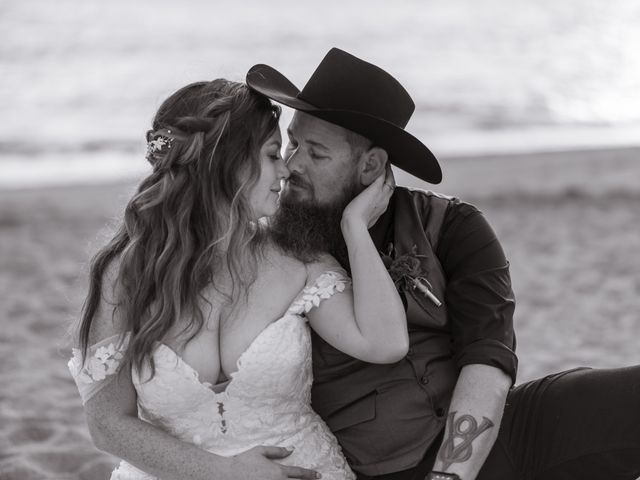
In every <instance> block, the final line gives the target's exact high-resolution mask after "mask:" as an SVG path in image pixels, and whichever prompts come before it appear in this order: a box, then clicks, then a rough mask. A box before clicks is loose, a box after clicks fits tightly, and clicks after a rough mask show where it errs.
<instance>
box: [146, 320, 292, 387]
mask: <svg viewBox="0 0 640 480" xmlns="http://www.w3.org/2000/svg"><path fill="white" fill-rule="evenodd" d="M292 317H293V318H300V317H297V316H296V315H292V314H291V313H290V312H288V311H287V313H285V314H284V315H283V316H282V317H280V318H278V319H276V320H274V321H273V322H270V323H268V324H267V325H266V326H265V327H264V328H263V329H262V330H260V333H258V335H256V336H255V337H254V338H253V340H251V343H249V345H248V346H247V348H246V349H245V350H244V351H243V352H242V353H241V354H240V356H239V357H238V359H237V360H236V370H235V371H234V372H231V373H230V374H229V375H228V380H226V381H224V382H220V383H216V384H211V383H210V382H203V381H202V380H200V373H199V372H198V371H197V370H196V369H195V368H194V367H192V366H191V365H190V364H189V363H188V362H187V361H186V360H184V359H183V358H182V356H180V355H179V354H178V352H176V351H175V350H174V349H173V348H171V347H170V346H169V345H167V344H166V343H164V342H160V341H157V342H156V343H157V345H158V346H160V347H163V348H164V349H165V350H166V351H168V352H169V353H171V355H173V356H174V357H175V358H177V359H178V361H179V362H180V363H182V365H184V366H185V368H186V369H187V370H188V371H189V372H190V373H191V374H192V375H193V378H194V380H195V381H196V382H197V383H198V384H199V385H200V386H202V387H204V388H206V389H207V390H208V391H209V392H211V393H212V394H214V395H224V394H226V393H227V392H228V391H229V388H230V387H231V385H232V384H233V382H234V380H235V379H236V376H237V375H238V374H239V373H240V370H241V368H242V359H243V358H244V357H245V356H246V355H247V353H248V352H249V351H250V350H251V349H252V348H253V346H254V345H255V344H256V342H257V340H258V339H259V338H260V337H261V336H262V335H263V334H264V333H265V332H266V331H267V330H269V328H271V327H272V326H274V325H276V324H278V323H280V322H281V321H282V320H284V319H285V318H292ZM225 384H226V385H225ZM220 385H225V388H224V389H223V390H220V391H216V387H217V386H220Z"/></svg>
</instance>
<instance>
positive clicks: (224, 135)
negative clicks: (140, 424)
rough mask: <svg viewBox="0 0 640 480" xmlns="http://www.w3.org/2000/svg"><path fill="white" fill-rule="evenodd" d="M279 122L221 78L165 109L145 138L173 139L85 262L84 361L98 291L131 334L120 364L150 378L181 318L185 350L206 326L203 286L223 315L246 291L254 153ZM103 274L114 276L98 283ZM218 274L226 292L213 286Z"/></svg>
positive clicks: (252, 234) (258, 237) (266, 104)
mask: <svg viewBox="0 0 640 480" xmlns="http://www.w3.org/2000/svg"><path fill="white" fill-rule="evenodd" d="M279 116H280V108H279V107H277V106H275V105H272V104H271V102H270V101H269V100H268V99H267V98H266V97H264V96H262V95H260V94H258V93H255V92H253V91H251V90H249V89H248V88H247V86H246V85H244V84H242V83H236V82H231V81H228V80H224V79H218V80H213V81H210V82H198V83H193V84H190V85H187V86H186V87H184V88H181V89H180V90H178V91H177V92H175V93H174V94H173V95H171V96H170V97H169V98H168V99H167V100H165V101H164V102H163V103H162V105H161V106H160V108H159V110H158V112H157V113H156V115H155V118H154V120H153V130H151V131H150V132H149V134H150V135H151V137H153V135H154V133H155V132H158V131H162V132H165V133H167V134H168V135H175V138H173V139H172V144H171V148H168V149H166V151H165V152H163V153H162V154H157V155H149V154H148V155H147V159H148V160H149V161H150V162H151V163H152V165H153V172H152V173H151V174H150V175H149V176H148V177H146V178H145V179H144V180H143V181H142V183H141V184H140V186H139V187H138V190H137V192H136V193H135V195H134V196H133V198H132V199H131V200H130V201H129V203H128V204H127V206H126V209H125V212H124V219H123V221H122V224H121V225H120V227H119V229H118V230H117V232H116V234H115V235H114V236H113V238H112V239H111V241H109V242H108V244H107V245H106V246H104V247H103V248H102V249H101V250H100V251H99V252H98V253H97V254H96V255H95V257H93V259H92V261H91V267H90V271H89V291H88V294H87V297H86V300H85V302H84V306H83V310H82V316H81V322H80V328H79V331H78V340H79V345H80V347H81V351H82V356H83V358H85V359H86V356H87V349H88V347H89V338H90V336H89V335H90V330H91V324H92V322H93V320H94V318H95V316H96V314H97V312H98V309H99V307H100V303H101V300H102V298H103V295H102V292H103V287H111V288H113V295H114V298H115V305H114V314H116V311H117V315H118V316H119V318H120V319H122V321H123V323H124V326H125V328H126V330H127V331H129V332H130V333H131V337H130V340H129V345H128V348H127V349H126V352H125V355H124V358H123V364H132V365H134V366H135V367H136V368H138V369H140V368H141V367H142V366H143V364H144V363H145V362H149V363H148V364H149V365H150V366H151V376H153V375H154V374H155V364H154V362H153V357H152V356H151V353H152V351H153V348H154V342H156V341H159V342H161V341H162V340H163V338H164V336H165V335H166V334H167V333H168V332H169V331H170V329H171V328H172V327H173V326H174V325H175V324H176V322H177V321H178V320H180V321H181V322H182V321H186V323H185V326H184V328H183V329H182V330H181V331H182V332H183V333H185V332H187V333H188V336H187V340H186V341H187V342H188V341H190V340H191V339H193V337H195V336H196V335H197V333H198V332H199V331H200V330H201V328H202V327H203V325H204V324H205V321H206V316H207V315H208V314H209V313H210V307H211V304H210V302H208V301H207V300H206V298H205V297H204V295H203V290H204V288H205V287H207V288H208V287H209V286H212V287H213V289H214V290H215V291H217V292H218V293H220V295H221V296H222V298H223V299H225V301H224V305H223V307H224V308H223V310H224V311H225V312H227V313H228V312H230V311H232V310H233V307H234V306H235V305H236V304H237V302H238V300H239V297H240V295H241V294H242V293H243V292H244V294H246V293H247V290H248V288H249V286H250V285H251V283H252V282H253V281H254V280H255V272H256V265H257V261H258V258H259V256H260V255H261V252H262V250H261V246H262V244H263V242H262V241H263V238H264V233H263V232H261V230H260V227H259V224H258V223H257V222H254V221H252V211H251V206H250V204H249V202H248V194H249V191H250V189H251V187H252V186H253V185H254V184H255V182H256V181H257V179H258V178H259V176H260V159H259V151H260V148H261V146H262V145H263V144H264V142H265V141H266V140H267V139H268V138H269V136H270V135H271V134H272V133H273V131H274V130H275V129H276V128H277V125H278V119H279ZM149 134H148V135H149ZM112 264H113V265H112ZM113 266H115V268H112V267H113ZM107 269H109V272H111V271H114V272H115V274H114V275H113V276H114V278H113V279H111V278H109V282H108V283H107V284H106V285H105V282H104V280H105V273H106V270H107ZM222 270H224V272H225V276H226V277H227V278H230V279H231V289H230V290H229V288H220V286H219V285H217V284H216V281H215V276H214V274H215V272H220V271H222ZM111 282H112V285H109V283H111ZM204 307H208V308H209V311H208V312H205V310H206V308H204ZM180 326H182V324H181V325H180Z"/></svg>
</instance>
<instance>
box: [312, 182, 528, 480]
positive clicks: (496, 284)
mask: <svg viewBox="0 0 640 480" xmlns="http://www.w3.org/2000/svg"><path fill="white" fill-rule="evenodd" d="M370 233H371V235H372V238H373V240H374V242H375V244H376V246H377V248H378V250H379V251H380V252H381V253H384V254H388V253H390V252H391V253H392V256H394V255H395V259H396V261H400V260H401V259H402V257H403V255H404V256H405V257H404V258H407V257H409V258H411V257H412V258H414V259H416V258H417V259H419V260H420V262H421V270H422V271H421V276H423V277H424V278H425V279H426V280H427V281H428V282H429V285H430V289H431V291H432V293H434V294H435V296H436V297H438V298H439V300H441V301H442V305H441V306H437V305H436V304H435V302H433V301H432V300H430V299H429V297H427V296H425V295H423V294H421V293H420V292H419V291H416V290H413V289H410V288H408V289H404V290H402V291H401V296H402V297H403V301H404V302H405V306H406V310H407V321H408V326H409V339H410V349H409V352H408V354H407V356H406V357H405V359H403V360H402V361H400V362H398V363H395V364H391V365H374V364H369V363H365V362H361V361H359V360H356V359H354V358H352V357H349V356H348V355H345V354H344V353H342V352H339V351H337V350H336V349H334V348H333V347H331V346H330V345H328V344H327V343H326V342H324V341H323V340H322V339H321V338H320V337H319V336H317V335H315V334H314V335H313V363H314V379H315V380H314V387H313V390H312V395H313V407H314V409H315V410H316V411H318V412H319V413H320V415H321V416H322V417H323V418H324V419H325V421H326V422H327V423H328V425H329V427H330V428H331V429H332V431H333V432H334V433H335V435H336V436H337V438H338V441H339V442H340V443H341V445H342V447H343V451H344V453H345V455H346V457H347V459H348V460H349V463H350V464H351V466H352V468H354V469H355V470H357V471H359V472H361V473H364V474H365V475H372V476H373V475H382V474H386V473H391V472H397V471H401V470H405V469H407V468H411V467H412V466H415V465H416V464H417V463H418V462H419V461H420V460H421V459H422V457H423V455H424V454H425V452H426V451H427V449H428V448H429V447H430V446H431V444H432V443H433V442H434V441H435V440H436V438H437V437H438V434H439V433H440V432H441V430H442V429H443V428H444V425H445V421H446V416H447V411H448V406H449V402H450V400H451V395H452V393H453V388H454V386H455V383H456V381H457V377H458V375H459V372H460V369H461V368H462V367H463V366H464V365H469V364H478V363H479V364H486V365H491V366H494V367H497V368H500V369H502V370H503V371H505V372H506V373H507V374H508V375H509V376H510V377H511V378H512V380H513V381H515V376H516V369H517V358H516V355H515V353H514V351H515V335H514V331H513V311H514V307H515V300H514V296H513V291H512V289H511V281H510V277H509V265H508V262H507V260H506V258H505V255H504V252H503V250H502V247H501V246H500V242H499V241H498V239H497V237H496V235H495V233H494V232H493V230H492V229H491V227H490V226H489V224H488V223H487V221H486V219H485V218H484V216H483V215H482V213H481V212H480V211H479V210H478V209H476V208H475V207H473V206H472V205H469V204H467V203H464V202H461V201H460V200H458V199H455V198H450V197H443V196H439V195H435V194H432V193H427V192H422V191H417V190H416V191H412V190H408V189H406V188H403V187H397V188H396V191H395V193H394V195H393V197H392V199H391V201H390V204H389V207H388V209H387V211H386V212H385V214H383V216H382V217H381V218H380V219H379V220H378V222H377V223H376V225H374V227H373V228H372V229H371V231H370ZM398 259H400V260H398ZM344 266H345V267H348V265H344Z"/></svg>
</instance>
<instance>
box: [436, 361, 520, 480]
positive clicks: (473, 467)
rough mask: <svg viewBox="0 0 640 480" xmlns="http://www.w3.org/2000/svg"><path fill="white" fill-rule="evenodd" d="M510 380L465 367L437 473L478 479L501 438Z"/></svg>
mask: <svg viewBox="0 0 640 480" xmlns="http://www.w3.org/2000/svg"><path fill="white" fill-rule="evenodd" d="M510 386H511V379H510V377H509V376H508V375H507V374H505V373H504V372H503V371H502V370H500V369H498V368H495V367H491V366H488V365H466V366H465V367H463V368H462V370H461V372H460V376H459V377H458V382H457V383H456V388H455V390H454V392H453V397H452V399H451V405H450V407H449V416H448V418H447V424H446V427H445V433H444V438H443V441H442V445H441V446H440V450H439V451H438V456H437V459H436V462H435V465H434V467H433V470H434V471H441V472H448V473H455V474H457V475H458V476H459V477H460V478H461V479H462V480H475V478H476V476H477V475H478V472H479V471H480V469H481V468H482V465H483V464H484V461H485V460H486V458H487V456H488V455H489V452H490V451H491V448H492V447H493V444H494V443H495V441H496V438H497V437H498V431H499V429H500V422H501V420H502V413H503V410H504V404H505V402H506V398H507V393H508V391H509V387H510Z"/></svg>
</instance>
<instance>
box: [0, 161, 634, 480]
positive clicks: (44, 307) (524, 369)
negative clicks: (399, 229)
mask: <svg viewBox="0 0 640 480" xmlns="http://www.w3.org/2000/svg"><path fill="white" fill-rule="evenodd" d="M639 159H640V151H639V150H637V149H624V150H615V151H597V152H567V153H554V154H538V155H519V156H510V157H486V158H462V159H451V160H448V161H445V162H443V164H444V166H445V175H446V176H447V179H448V180H447V182H446V183H444V184H443V185H442V186H441V187H438V189H437V190H438V191H441V192H443V193H448V194H456V195H457V196H460V197H461V198H463V199H465V200H468V201H471V202H472V203H475V204H476V205H478V206H479V207H480V208H481V209H482V210H483V211H484V212H485V214H486V215H487V217H488V218H489V220H490V222H491V224H492V225H493V227H494V228H495V230H496V231H497V233H498V235H499V237H500V239H501V240H502V243H503V246H504V249H505V251H506V253H507V256H508V257H509V259H510V261H511V266H512V277H513V283H514V289H515V291H516V296H517V301H518V305H517V309H516V310H517V314H516V330H517V334H518V354H519V357H520V370H519V377H518V380H519V382H523V381H526V380H529V379H532V378H535V377H538V376H541V375H545V374H548V373H551V372H555V371H559V370H563V369H567V368H572V367H575V366H580V365H591V366H599V367H613V366H623V365H630V364H638V363H640V348H639V347H640V340H639V339H640V314H639V313H638V312H640V255H638V252H639V251H640V227H639V226H640V161H639ZM407 180H408V179H407V178H405V177H403V176H401V175H399V178H398V183H400V184H402V183H405V184H406V183H407ZM409 183H411V181H410V179H409ZM132 189H133V185H132V184H117V185H102V186H92V187H88V186H84V187H81V186H76V187H69V188H49V189H40V190H25V191H13V192H8V191H7V192H0V245H1V251H2V254H1V257H0V479H1V480H9V479H20V480H29V479H41V478H43V479H44V478H47V479H68V480H72V479H73V480H75V479H104V478H108V477H109V472H110V470H111V468H112V467H113V465H114V462H115V459H113V458H112V457H110V456H108V455H106V454H104V453H102V452H100V451H98V450H97V449H95V448H94V447H93V445H92V443H91V440H90V437H89V434H88V431H87V428H86V424H85V419H84V415H83V410H82V407H81V404H80V399H79V397H78V395H77V392H76V389H75V385H74V383H73V381H72V380H71V378H70V377H69V374H68V372H67V368H66V361H67V358H68V355H69V352H68V350H67V348H68V347H67V346H66V345H65V343H64V333H65V331H66V328H67V326H68V325H69V322H71V321H72V320H73V319H74V318H75V317H76V315H77V312H78V310H79V305H80V302H81V299H82V294H83V290H84V283H85V282H84V276H83V275H84V274H85V272H86V263H87V259H88V255H89V254H90V252H93V251H95V249H96V248H97V247H98V246H100V245H101V244H102V243H103V241H104V238H105V235H106V234H107V233H108V231H109V229H108V228H105V225H108V224H112V223H113V222H114V221H115V219H117V217H118V215H119V214H120V211H121V209H122V206H123V205H124V203H125V202H126V200H127V197H128V196H129V195H130V193H131V191H132Z"/></svg>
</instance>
